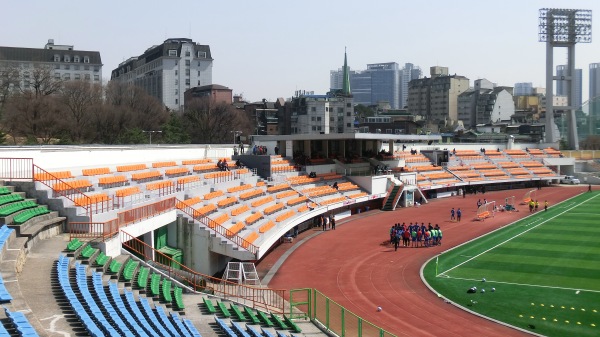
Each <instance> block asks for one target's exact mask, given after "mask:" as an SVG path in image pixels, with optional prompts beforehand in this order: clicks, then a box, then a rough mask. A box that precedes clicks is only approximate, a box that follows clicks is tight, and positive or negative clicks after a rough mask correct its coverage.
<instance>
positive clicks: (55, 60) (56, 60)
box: [54, 54, 60, 62]
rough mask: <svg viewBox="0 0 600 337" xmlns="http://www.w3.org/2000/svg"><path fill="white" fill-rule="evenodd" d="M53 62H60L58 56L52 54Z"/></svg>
mask: <svg viewBox="0 0 600 337" xmlns="http://www.w3.org/2000/svg"><path fill="white" fill-rule="evenodd" d="M54 62H60V55H58V54H54Z"/></svg>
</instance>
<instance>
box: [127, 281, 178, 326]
mask: <svg viewBox="0 0 600 337" xmlns="http://www.w3.org/2000/svg"><path fill="white" fill-rule="evenodd" d="M125 300H126V301H127V305H129V309H130V310H131V312H132V313H133V314H134V315H135V316H136V317H138V319H139V320H140V321H141V323H142V325H143V326H144V328H145V329H146V331H149V333H150V334H153V335H160V336H168V335H169V333H168V332H167V331H166V330H165V329H164V328H163V327H162V326H160V325H159V326H158V327H157V328H156V329H155V328H154V327H152V324H150V322H148V320H147V319H146V316H144V315H143V314H142V312H141V311H140V308H139V307H138V305H137V303H136V301H135V297H134V296H133V292H131V291H129V290H127V289H125Z"/></svg>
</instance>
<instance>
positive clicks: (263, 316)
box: [257, 310, 275, 327]
mask: <svg viewBox="0 0 600 337" xmlns="http://www.w3.org/2000/svg"><path fill="white" fill-rule="evenodd" d="M257 313H258V318H259V319H260V320H261V322H263V323H264V324H265V325H266V326H268V327H272V326H275V324H273V322H271V319H270V318H269V316H267V314H265V313H264V312H262V311H260V310H258V311H257Z"/></svg>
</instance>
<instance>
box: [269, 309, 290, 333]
mask: <svg viewBox="0 0 600 337" xmlns="http://www.w3.org/2000/svg"><path fill="white" fill-rule="evenodd" d="M271 318H272V319H273V320H274V321H275V323H277V326H278V327H279V328H280V329H284V330H287V329H289V328H290V327H289V326H288V325H287V324H285V322H284V321H283V320H282V319H281V317H279V316H277V315H275V314H274V313H271Z"/></svg>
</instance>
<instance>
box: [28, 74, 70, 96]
mask: <svg viewBox="0 0 600 337" xmlns="http://www.w3.org/2000/svg"><path fill="white" fill-rule="evenodd" d="M30 85H31V88H32V91H33V94H34V97H35V98H39V97H42V96H48V95H52V94H54V93H57V92H58V91H59V90H60V88H61V87H62V85H63V81H62V80H61V79H57V78H55V77H54V75H53V71H52V69H51V68H50V67H48V66H37V67H35V68H34V69H33V73H32V75H31V84H30ZM28 90H29V89H27V88H22V89H21V91H23V92H25V91H28Z"/></svg>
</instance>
